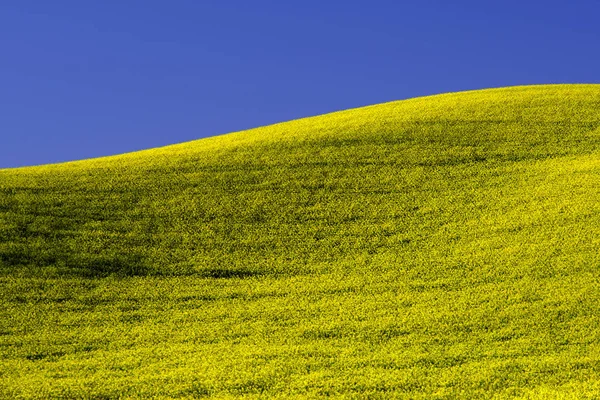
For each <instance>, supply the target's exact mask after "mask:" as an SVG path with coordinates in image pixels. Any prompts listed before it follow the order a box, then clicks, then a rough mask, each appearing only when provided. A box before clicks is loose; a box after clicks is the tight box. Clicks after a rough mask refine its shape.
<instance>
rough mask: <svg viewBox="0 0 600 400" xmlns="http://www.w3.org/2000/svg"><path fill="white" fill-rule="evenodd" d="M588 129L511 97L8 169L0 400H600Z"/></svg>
mask: <svg viewBox="0 0 600 400" xmlns="http://www.w3.org/2000/svg"><path fill="white" fill-rule="evenodd" d="M599 127H600V85H555V86H533V87H515V88H506V89H493V90H482V91H473V92H464V93H453V94H444V95H438V96H431V97H425V98H417V99H411V100H405V101H398V102H392V103H387V104H381V105H375V106H370V107H364V108H360V109H355V110H348V111H343V112H337V113H333V114H328V115H323V116H319V117H313V118H306V119H302V120H297V121H292V122H286V123H282V124H277V125H273V126H268V127H263V128H258V129H253V130H249V131H244V132H237V133H232V134H229V135H224V136H220V137H214V138H208V139H201V140H198V141H194V142H189V143H184V144H179V145H174V146H169V147H164V148H159V149H152V150H147V151H142V152H137V153H131V154H125V155H121V156H114V157H107V158H101V159H93V160H85V161H80V162H73V163H66V164H58V165H48V166H40V167H30V168H20V169H7V170H0V398H27V399H29V398H31V399H36V398H40V399H46V398H57V399H58V398H60V399H80V398H85V399H87V398H90V399H91V398H93V399H117V398H190V399H191V398H247V399H254V398H281V399H288V398H318V397H325V396H329V397H333V398H356V399H362V398H373V399H377V398H380V399H390V398H391V399H393V398H399V399H404V398H406V399H455V398H462V399H469V398H472V399H484V398H524V399H534V398H561V399H562V398H573V399H585V398H588V399H592V398H597V397H595V396H597V395H598V393H600V128H599ZM165 134H168V132H165Z"/></svg>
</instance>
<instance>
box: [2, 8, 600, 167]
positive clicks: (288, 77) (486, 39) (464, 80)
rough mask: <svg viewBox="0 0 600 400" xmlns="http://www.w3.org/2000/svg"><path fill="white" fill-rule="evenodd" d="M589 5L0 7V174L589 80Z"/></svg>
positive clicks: (594, 67)
mask: <svg viewBox="0 0 600 400" xmlns="http://www.w3.org/2000/svg"><path fill="white" fill-rule="evenodd" d="M598 15H600V2H598V1H595V0H590V1H576V0H573V1H527V0H522V1H512V0H508V1H501V2H500V1H498V2H487V1H460V0H459V1H453V2H449V1H433V0H430V1H427V0H414V1H377V0H371V1H360V2H359V1H351V0H349V1H323V0H320V1H313V0H304V1H289V2H287V1H264V0H254V1H241V0H239V1H238V0H235V1H227V0H220V1H211V0H205V1H202V0H170V1H166V0H163V1H157V0H145V1H143V0H139V1H138V0H125V1H123V0H119V1H117V0H103V1H100V0H96V1H94V0H89V1H80V0H71V1H65V0H53V1H46V0H5V1H2V2H0V51H1V53H0V168H2V167H15V166H22V165H35V164H45V163H51V162H60V161H67V160H75V159H82V158H89V157H98V156H103V155H110V154H117V153H123V152H129V151H134V150H140V149H144V148H149V147H156V146H162V145H167V144H171V143H178V142H183V141H188V140H192V139H197V138H201V137H206V136H213V135H217V134H223V133H227V132H231V131H236V130H242V129H247V128H251V127H255V126H260V125H267V124H271V123H275V122H280V121H286V120H290V119H295V118H300V117H304V116H309V115H317V114H323V113H326V112H330V111H335V110H340V109H346V108H352V107H359V106H363V105H368V104H374V103H380V102H385V101H390V100H396V99H404V98H410V97H415V96H423V95H429V94H435V93H441V92H449V91H461V90H470V89H479V88H487V87H498V86H512V85H523V84H541V83H575V82H577V83H597V82H600V24H599V23H598Z"/></svg>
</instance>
